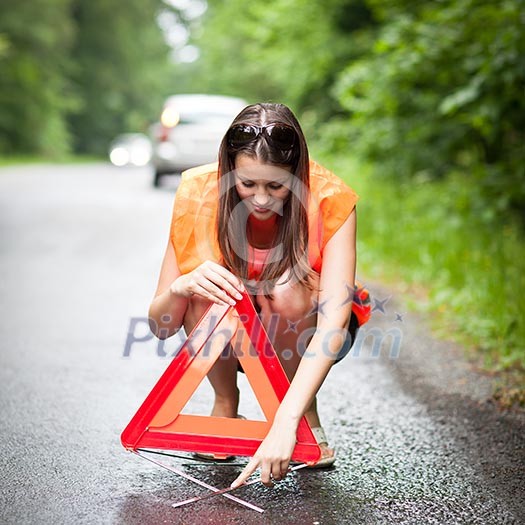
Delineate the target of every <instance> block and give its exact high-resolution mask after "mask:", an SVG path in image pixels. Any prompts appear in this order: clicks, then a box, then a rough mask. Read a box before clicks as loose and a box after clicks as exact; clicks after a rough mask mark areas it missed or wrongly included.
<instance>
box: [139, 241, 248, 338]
mask: <svg viewBox="0 0 525 525" xmlns="http://www.w3.org/2000/svg"><path fill="white" fill-rule="evenodd" d="M242 290H243V287H242V282H241V281H240V280H239V279H237V278H236V277H235V276H234V275H233V274H232V273H231V272H229V271H228V270H226V268H224V267H222V266H221V265H219V264H217V263H215V262H213V261H205V262H203V263H202V264H201V265H199V266H198V267H197V268H195V270H193V271H192V272H189V273H187V274H181V272H180V269H179V265H178V262H177V256H176V254H175V250H174V249H173V245H172V244H171V241H168V245H167V246H166V252H165V254H164V259H163V260H162V266H161V270H160V276H159V282H158V285H157V290H156V292H155V296H154V298H153V301H152V302H151V305H150V308H149V313H148V318H149V325H150V329H151V331H152V332H153V333H154V334H155V335H156V336H157V337H158V338H159V339H166V338H168V337H170V336H172V335H173V334H175V333H176V332H177V331H178V330H179V329H180V327H181V326H182V324H183V321H184V315H185V313H186V309H187V308H188V301H189V298H190V297H192V296H200V297H202V298H203V299H207V300H209V301H213V302H215V303H217V304H221V305H226V304H229V305H235V300H234V299H233V298H234V297H235V298H237V299H242V295H241V294H240V291H242Z"/></svg>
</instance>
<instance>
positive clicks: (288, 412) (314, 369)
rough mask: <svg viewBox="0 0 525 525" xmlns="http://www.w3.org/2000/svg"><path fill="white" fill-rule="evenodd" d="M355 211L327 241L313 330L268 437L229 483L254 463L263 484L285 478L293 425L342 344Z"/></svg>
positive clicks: (352, 264) (349, 306)
mask: <svg viewBox="0 0 525 525" xmlns="http://www.w3.org/2000/svg"><path fill="white" fill-rule="evenodd" d="M355 240H356V213H355V209H354V211H353V212H352V213H351V214H350V216H349V217H348V219H347V220H346V221H345V223H344V224H343V225H342V226H341V227H340V228H339V229H338V230H337V232H336V233H335V234H334V235H333V237H332V238H331V239H330V240H329V241H328V243H327V244H326V246H325V249H324V253H323V266H322V269H321V276H320V283H319V286H320V291H319V298H318V301H319V303H318V304H319V305H322V308H320V311H319V312H318V315H317V330H316V332H315V334H314V335H313V337H312V339H311V340H310V343H309V344H308V347H307V349H306V352H305V354H304V355H303V357H302V359H301V362H300V363H299V366H298V368H297V372H296V373H295V376H294V378H293V380H292V382H291V384H290V388H289V389H288V392H287V393H286V395H285V397H284V399H283V401H282V403H281V404H280V406H279V409H278V410H277V413H276V415H275V418H274V422H273V425H272V427H271V429H270V431H269V432H268V435H267V436H266V438H265V439H264V441H263V442H262V444H261V446H260V447H259V449H258V450H257V453H256V454H255V456H254V457H253V458H252V459H251V460H250V462H249V463H248V465H247V466H246V468H245V469H244V470H243V472H242V473H241V474H240V475H239V477H238V478H237V479H236V480H235V481H234V482H233V484H232V486H238V485H241V484H242V483H243V482H244V481H245V480H246V479H247V478H248V477H249V476H250V475H251V474H252V473H253V472H254V471H255V469H256V468H257V467H258V466H261V478H262V481H263V483H265V485H271V480H270V474H272V475H273V477H274V478H276V479H280V478H282V477H284V475H285V473H286V471H287V469H288V465H289V462H290V457H291V454H292V452H293V449H294V447H295V441H296V431H297V426H298V424H299V421H300V419H301V417H302V416H303V415H304V413H305V412H306V411H307V409H308V407H309V406H310V404H311V402H312V401H313V399H314V397H315V395H316V393H317V391H318V390H319V388H320V387H321V385H322V383H323V381H324V380H325V378H326V375H327V374H328V372H329V370H330V368H331V366H332V365H333V363H334V359H335V356H336V355H337V352H338V351H339V350H340V348H341V346H342V344H343V342H344V335H346V334H344V335H338V334H343V330H344V329H345V328H346V326H347V325H348V320H349V319H350V315H351V310H352V302H351V298H349V293H348V291H349V290H352V291H353V287H354V281H355V266H356V253H355V252H356V250H355V242H356V241H355Z"/></svg>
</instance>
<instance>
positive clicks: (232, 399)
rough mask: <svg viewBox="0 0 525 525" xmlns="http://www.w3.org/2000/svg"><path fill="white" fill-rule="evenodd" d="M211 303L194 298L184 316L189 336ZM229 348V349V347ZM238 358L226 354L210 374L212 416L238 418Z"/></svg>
mask: <svg viewBox="0 0 525 525" xmlns="http://www.w3.org/2000/svg"><path fill="white" fill-rule="evenodd" d="M209 305H210V302H209V301H207V300H204V299H199V298H192V299H191V300H190V301H189V304H188V309H187V311H186V315H185V316H184V330H185V332H186V333H187V334H189V333H190V332H191V330H193V328H194V327H195V325H196V324H197V323H198V322H199V320H200V319H201V317H202V316H203V315H204V312H205V311H206V309H207V308H208V306H209ZM227 348H228V347H227ZM237 363H238V361H237V358H236V357H235V356H234V355H233V353H232V352H225V355H222V356H221V357H220V358H219V359H218V360H217V361H216V362H215V364H214V365H213V366H212V368H211V369H210V371H209V372H208V380H209V381H210V383H211V386H212V387H213V390H214V392H215V403H214V405H213V409H212V412H211V415H212V416H218V417H237V408H238V405H239V389H238V388H237Z"/></svg>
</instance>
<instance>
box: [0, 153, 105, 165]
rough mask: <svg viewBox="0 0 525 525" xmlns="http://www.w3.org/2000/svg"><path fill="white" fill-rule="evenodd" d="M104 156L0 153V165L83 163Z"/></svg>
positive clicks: (101, 158) (98, 160) (99, 160)
mask: <svg viewBox="0 0 525 525" xmlns="http://www.w3.org/2000/svg"><path fill="white" fill-rule="evenodd" d="M104 160H107V159H106V158H104V157H96V156H94V155H61V156H59V157H39V156H35V155H8V156H1V155H0V167H5V166H17V165H21V164H83V163H86V162H101V161H104Z"/></svg>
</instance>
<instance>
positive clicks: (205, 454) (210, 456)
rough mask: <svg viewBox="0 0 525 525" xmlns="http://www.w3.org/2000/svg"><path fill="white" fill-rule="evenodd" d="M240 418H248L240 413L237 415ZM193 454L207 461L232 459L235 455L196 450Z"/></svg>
mask: <svg viewBox="0 0 525 525" xmlns="http://www.w3.org/2000/svg"><path fill="white" fill-rule="evenodd" d="M237 418H238V419H246V418H245V417H244V416H241V415H240V414H238V415H237ZM193 456H194V457H196V458H199V459H205V460H207V461H231V460H232V459H233V458H234V457H235V456H228V455H227V454H213V453H210V452H194V453H193Z"/></svg>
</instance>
